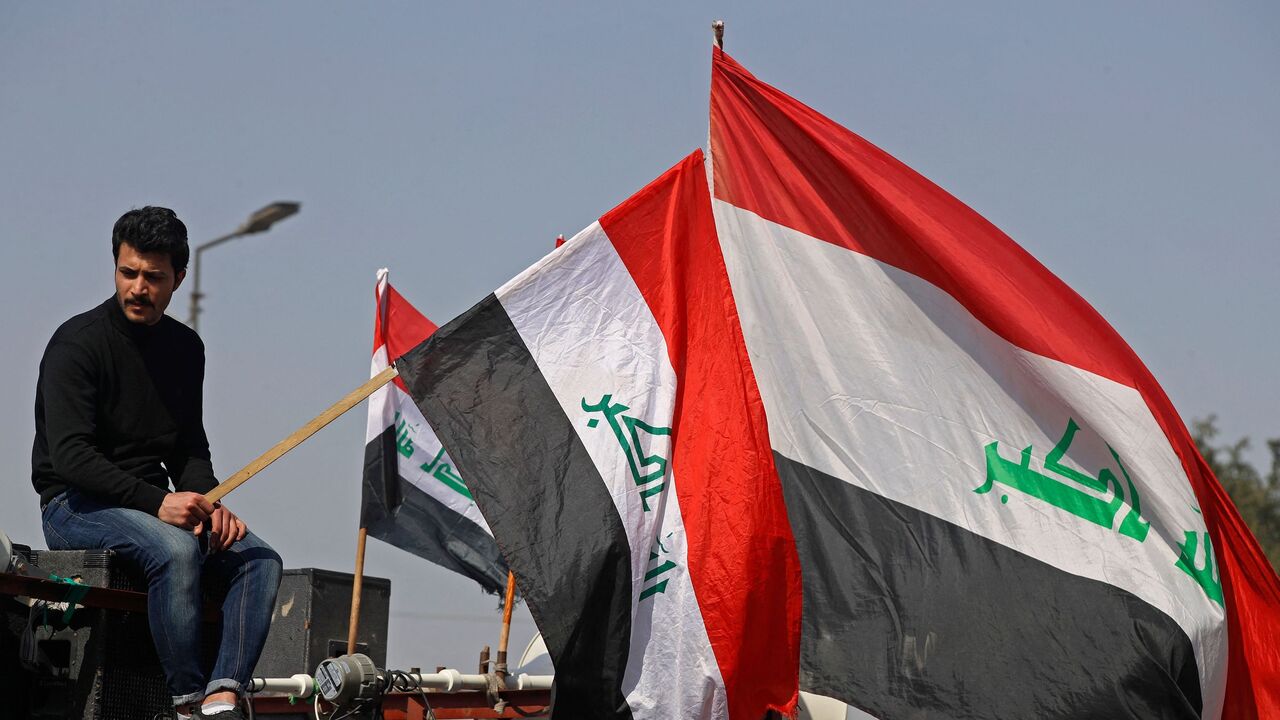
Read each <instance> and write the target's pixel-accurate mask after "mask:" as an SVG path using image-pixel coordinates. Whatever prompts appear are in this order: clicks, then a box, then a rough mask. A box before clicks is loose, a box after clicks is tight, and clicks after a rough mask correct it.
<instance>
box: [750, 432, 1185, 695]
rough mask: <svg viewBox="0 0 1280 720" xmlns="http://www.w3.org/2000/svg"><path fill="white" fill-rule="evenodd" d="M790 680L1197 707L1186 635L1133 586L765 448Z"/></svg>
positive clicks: (830, 691) (866, 690) (905, 691)
mask: <svg viewBox="0 0 1280 720" xmlns="http://www.w3.org/2000/svg"><path fill="white" fill-rule="evenodd" d="M774 458H775V462H776V463H777V468H778V474H779V476H781V478H782V487H783V494H784V496H785V497H786V502H787V513H788V515H789V517H790V520H791V527H792V528H793V529H794V531H795V537H796V545H797V549H798V551H799V554H800V566H801V576H802V578H803V593H804V616H803V621H802V629H801V640H800V667H801V670H800V687H801V689H802V690H806V691H809V692H813V693H817V694H820V695H826V696H829V697H834V698H837V699H840V700H843V701H844V702H847V703H849V704H851V705H855V706H858V707H862V708H863V709H865V710H867V711H868V712H870V713H872V714H873V715H875V716H876V717H879V718H1135V719H1137V718H1142V719H1144V720H1146V719H1148V718H1198V717H1200V710H1201V695H1200V680H1199V676H1198V674H1197V672H1196V660H1195V655H1194V654H1193V650H1192V646H1191V641H1190V640H1189V639H1188V638H1187V636H1186V633H1184V632H1183V631H1182V629H1181V628H1180V627H1179V626H1178V625H1177V624H1176V623H1175V622H1174V621H1173V620H1172V619H1171V618H1169V617H1168V616H1167V615H1165V614H1164V613H1163V612H1161V611H1159V610H1157V609H1156V608H1154V607H1152V606H1151V605H1149V604H1148V603H1146V602H1143V601H1142V600H1141V599H1139V598H1138V597H1136V596H1134V595H1132V594H1130V593H1128V592H1126V591H1124V590H1121V589H1120V588H1117V587H1115V586H1113V585H1108V584H1106V583H1103V582H1099V581H1096V580H1090V579H1087V578H1082V577H1079V576H1076V575H1072V574H1070V573H1066V572H1063V571H1062V570H1059V569H1057V568H1054V567H1053V566H1051V565H1048V564H1046V563H1043V562H1041V561H1039V560H1035V559H1033V558H1030V557H1028V556H1026V555H1023V554H1022V553H1019V552H1017V551H1015V550H1012V549H1010V548H1008V547H1005V546H1004V545H1001V544H999V543H996V542H992V541H991V540H988V539H986V538H983V537H981V536H979V535H977V534H975V533H972V532H970V531H968V530H965V529H964V528H961V527H959V526H957V525H954V524H952V523H949V522H946V521H943V520H941V519H939V518H936V517H934V516H932V515H928V514H926V513H923V512H920V511H918V510H915V509H912V508H910V507H908V506H906V505H903V504H901V503H898V502H894V501H892V500H889V499H887V498H885V497H882V496H880V495H877V494H875V493H872V492H869V491H867V490H863V489H862V488H859V487H855V486H853V485H850V484H849V483H846V482H842V481H840V480H838V479H836V478H834V477H832V476H830V475H827V474H824V473H822V472H820V471H818V470H815V469H813V468H810V467H808V466H806V465H803V464H801V463H798V462H795V461H793V460H790V459H788V458H786V457H783V456H782V455H779V454H778V453H776V452H775V453H774Z"/></svg>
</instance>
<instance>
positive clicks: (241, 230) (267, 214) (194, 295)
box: [187, 202, 302, 331]
mask: <svg viewBox="0 0 1280 720" xmlns="http://www.w3.org/2000/svg"><path fill="white" fill-rule="evenodd" d="M301 207H302V206H301V205H300V204H299V203H296V202H275V203H271V204H270V205H268V206H266V207H264V208H262V209H260V210H258V211H257V212H255V213H253V214H252V215H250V216H249V219H248V220H245V221H244V224H242V225H241V226H240V227H238V228H236V229H235V230H234V231H233V232H230V233H228V234H226V235H223V236H222V237H217V238H214V239H212V240H209V241H207V242H203V243H200V244H199V245H197V246H196V252H195V256H194V257H192V259H191V275H192V278H191V283H192V284H191V319H189V320H188V321H187V324H188V325H190V326H191V329H192V330H196V331H199V329H200V328H199V327H198V326H199V323H200V298H202V297H204V293H202V292H200V253H202V252H204V251H205V250H208V249H209V248H211V247H214V246H216V245H221V244H222V243H224V242H227V241H228V240H235V239H236V238H238V237H243V236H245V235H254V234H256V233H260V232H266V231H267V230H268V229H269V228H270V227H271V226H272V225H275V224H276V223H278V222H280V221H281V220H283V219H285V218H287V217H289V216H290V215H294V214H296V213H297V212H298V209H299V208H301Z"/></svg>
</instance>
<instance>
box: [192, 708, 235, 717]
mask: <svg viewBox="0 0 1280 720" xmlns="http://www.w3.org/2000/svg"><path fill="white" fill-rule="evenodd" d="M203 710H204V709H203V708H197V709H196V711H195V714H193V715H192V716H191V720H245V716H244V711H243V710H241V709H240V707H239V706H236V707H233V708H231V709H230V710H223V711H222V712H220V713H214V714H212V715H205V714H204V712H203Z"/></svg>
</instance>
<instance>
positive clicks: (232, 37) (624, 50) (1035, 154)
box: [0, 0, 1280, 668]
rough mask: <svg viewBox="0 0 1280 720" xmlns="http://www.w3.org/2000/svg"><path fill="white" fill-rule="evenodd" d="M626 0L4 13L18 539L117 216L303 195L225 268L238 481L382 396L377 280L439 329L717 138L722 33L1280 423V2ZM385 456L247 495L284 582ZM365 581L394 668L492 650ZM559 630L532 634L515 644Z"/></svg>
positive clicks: (225, 378)
mask: <svg viewBox="0 0 1280 720" xmlns="http://www.w3.org/2000/svg"><path fill="white" fill-rule="evenodd" d="M632 6H633V8H634V9H631V10H628V11H625V12H624V11H621V10H616V9H615V8H616V7H618V6H617V5H616V4H612V3H580V4H569V3H536V4H528V3H510V4H483V5H482V4H479V3H457V4H451V5H448V6H445V5H444V4H440V3H431V4H427V3H406V2H395V3H390V2H388V3H359V4H353V3H336V2H311V1H308V2H275V3H253V4H250V3H160V2H147V3H143V2H121V3H96V2H68V3H55V4H49V3H22V4H19V3H6V4H4V5H3V6H0V242H3V247H4V251H3V252H4V260H5V261H4V262H3V263H0V292H2V293H3V295H2V296H0V301H2V305H0V307H3V317H4V321H3V328H4V335H5V341H4V343H3V344H2V346H0V377H3V378H4V380H3V382H0V470H2V471H3V472H2V473H0V476H2V477H3V478H4V479H3V480H0V483H3V485H0V487H2V488H3V489H2V490H0V493H2V494H0V528H2V529H3V530H4V531H5V532H7V533H8V534H9V535H10V536H12V537H13V538H14V539H15V540H16V541H18V542H28V543H34V544H43V538H42V536H41V533H40V528H39V522H38V516H37V507H36V496H35V494H34V492H33V491H32V490H31V486H30V482H29V473H30V464H29V458H30V447H31V437H32V432H33V431H32V411H31V408H32V401H33V397H34V394H33V393H34V384H35V379H36V371H37V364H38V362H39V358H40V354H41V352H42V350H43V348H44V344H45V342H46V341H47V339H48V337H49V335H50V333H52V331H53V329H54V328H55V327H56V326H57V325H58V324H59V323H61V322H62V321H63V320H65V319H66V318H67V317H69V316H71V315H73V314H75V313H77V312H80V311H82V310H85V309H87V308H88V307H90V306H92V305H94V304H96V303H98V302H101V301H102V300H103V299H105V298H106V297H108V296H109V295H110V293H111V289H112V284H111V268H112V266H111V259H110V229H111V225H112V223H113V222H114V221H115V219H116V218H117V217H118V216H119V215H120V214H121V213H122V212H124V211H125V210H127V209H129V208H131V207H135V206H141V205H146V204H159V205H165V206H168V207H172V208H174V209H175V210H176V211H177V212H178V214H179V215H180V216H181V217H182V218H183V219H184V220H185V221H186V223H187V225H188V227H189V228H190V230H191V236H192V240H193V242H198V241H199V240H201V239H207V238H211V237H214V236H217V235H220V234H222V233H225V232H227V231H229V230H231V229H232V228H234V227H235V226H236V225H237V224H239V223H240V222H241V221H242V220H243V219H244V217H245V216H246V215H247V214H248V213H249V212H251V211H252V210H254V209H256V208H258V207H260V206H262V205H264V204H266V203H268V202H271V201H274V200H297V201H300V202H302V204H303V208H302V212H301V214H300V215H298V216H297V217H295V218H291V219H289V220H287V221H285V222H284V223H282V224H281V225H279V226H278V227H277V228H276V229H274V230H272V231H271V232H270V233H269V234H267V235H263V236H255V237H250V238H247V239H243V240H238V241H236V242H235V243H232V244H228V245H224V246H221V247H219V248H218V249H217V250H215V251H213V252H211V253H210V254H208V255H207V256H206V257H205V261H204V263H203V264H204V267H203V271H202V272H203V275H204V278H203V283H204V285H205V291H206V292H207V298H206V300H205V305H204V306H205V310H206V312H205V314H204V315H203V316H202V318H201V334H202V335H203V337H204V339H205V342H206V344H207V346H208V367H209V371H208V378H207V381H206V393H207V397H208V404H207V407H206V411H205V418H206V425H207V428H208V430H209V435H210V437H211V439H212V443H213V451H214V464H215V468H217V470H218V472H219V475H220V476H222V477H225V476H226V475H229V474H230V473H231V472H233V471H234V470H236V469H238V468H239V467H240V466H242V465H243V464H245V463H246V462H248V461H249V460H251V459H252V458H253V457H255V456H256V455H257V454H259V453H260V452H261V451H263V450H265V449H266V448H267V447H269V446H270V445H272V444H274V443H275V442H276V441H277V440H279V439H280V438H281V437H283V436H284V435H286V434H287V433H289V432H290V431H292V430H293V429H294V428H295V427H297V426H298V425H300V424H302V423H303V422H304V421H306V420H307V419H309V418H310V417H311V416H312V415H314V414H315V413H317V412H319V411H320V410H321V409H323V408H324V407H325V406H327V405H328V404H329V403H330V402H332V401H333V400H335V399H336V398H337V397H339V396H340V395H342V394H343V393H345V392H346V391H347V390H349V389H350V388H352V387H354V386H355V385H356V384H358V383H359V382H360V381H361V380H362V378H363V377H365V376H366V375H367V372H368V365H369V351H370V344H371V334H372V316H373V304H372V289H373V280H374V271H375V270H376V269H377V268H379V267H382V266H388V267H390V268H391V271H392V281H393V282H394V283H395V284H396V285H397V286H398V287H399V289H400V290H401V291H402V292H403V293H404V295H405V296H406V297H408V298H409V299H410V300H411V301H412V302H414V303H415V304H416V305H417V306H418V307H419V308H420V309H421V310H422V311H423V312H425V313H426V314H428V315H429V316H431V317H432V318H433V319H435V320H436V321H437V322H439V323H443V322H444V321H446V320H448V319H449V318H451V317H453V316H454V315H456V314H458V313H459V312H461V311H463V310H465V309H466V308H467V307H469V306H470V305H471V304H473V303H474V302H476V301H478V300H479V299H480V298H482V297H483V296H484V295H485V294H486V293H488V292H489V291H491V290H492V289H494V288H495V287H497V286H498V285H500V284H501V283H502V282H503V281H505V280H506V279H508V278H510V277H511V276H512V275H514V274H515V273H517V272H518V271H519V270H521V269H523V268H524V267H525V266H527V265H528V264H530V263H531V262H533V261H534V260H535V259H537V258H538V257H539V256H541V255H542V254H544V253H545V252H547V251H548V250H549V249H550V248H551V246H552V242H553V240H554V238H555V236H556V235H557V234H558V233H562V232H563V233H565V234H566V235H568V234H571V233H573V232H576V231H577V230H578V229H580V228H581V227H583V226H585V225H586V224H588V223H590V222H591V221H592V220H594V219H595V218H596V217H597V216H599V215H600V214H601V213H602V212H604V211H606V210H608V209H609V208H610V207H612V206H613V205H615V204H616V203H618V202H620V201H621V200H623V199H624V198H626V197H627V196H628V195H629V194H630V193H632V192H633V191H635V190H637V189H639V188H640V187H641V186H642V185H644V184H645V183H646V182H647V181H649V180H650V179H652V178H653V177H655V176H656V175H657V174H658V173H660V172H661V171H662V170H664V169H666V168H667V167H669V166H670V165H672V164H673V163H675V162H676V161H677V160H678V159H680V158H681V157H683V156H684V155H686V154H687V153H689V152H690V151H692V150H693V149H694V148H695V147H697V146H699V145H702V144H703V143H704V142H705V137H706V126H707V87H708V82H709V55H710V53H709V47H710V40H711V38H710V32H709V29H708V26H709V23H710V22H711V20H713V19H715V18H718V17H723V18H725V19H726V21H727V22H728V34H727V42H726V48H727V49H728V50H729V52H730V53H731V54H733V55H734V56H735V57H736V58H737V59H738V60H739V61H741V62H742V63H743V64H745V65H746V66H747V67H748V68H750V69H751V70H752V71H753V72H754V73H755V74H756V75H757V76H759V77H761V78H762V79H764V80H766V81H768V82H770V83H773V84H775V85H777V86H779V87H780V88H782V89H783V90H785V91H786V92H789V93H790V94H792V95H793V96H795V97H797V98H799V99H801V100H803V101H805V102H807V103H809V104H810V105H812V106H814V107H816V108H817V109H819V110H820V111H822V112H824V113H826V114H827V115H829V116H831V117H833V118H834V119H836V120H837V121H839V122H841V123H842V124H844V125H846V126H848V127H849V128H851V129H853V130H854V131H856V132H858V133H860V134H862V135H863V136H864V137H866V138H868V139H869V140H871V141H872V142H875V143H876V144H878V145H880V146H881V147H883V148H885V149H886V150H888V151H889V152H891V153H893V154H895V155H896V156H898V157H899V158H900V159H902V160H904V161H905V162H907V163H908V164H909V165H911V166H913V167H914V168H916V169H917V170H919V171H920V172H922V173H924V174H925V175H926V176H928V177H930V178H931V179H933V180H934V181H935V182H937V183H939V184H940V185H942V186H943V187H944V188H946V189H947V190H949V191H950V192H952V193H953V194H955V195H956V196H958V197H959V198H960V199H962V200H964V201H965V202H967V203H968V204H970V205H971V206H973V207H974V208H975V209H977V210H978V212H980V213H982V214H983V215H985V216H986V217H987V218H988V219H990V220H992V221H993V222H995V223H996V224H997V225H998V226H1000V227H1001V228H1002V229H1004V230H1005V231H1006V232H1007V233H1009V234H1010V235H1011V236H1013V237H1014V238H1015V239H1016V240H1018V241H1019V242H1020V243H1022V244H1023V245H1024V246H1025V247H1026V248H1028V249H1029V250H1030V251H1031V252H1032V253H1033V254H1035V255H1036V256H1037V257H1038V258H1040V259H1041V260H1042V261H1043V262H1044V263H1045V264H1046V265H1048V266H1049V268H1051V269H1052V270H1054V271H1055V272H1056V273H1058V274H1059V275H1060V276H1061V277H1063V278H1064V279H1065V280H1066V281H1067V282H1068V283H1069V284H1071V285H1072V286H1073V287H1075V288H1076V289H1077V290H1078V291H1079V292H1081V293H1082V294H1083V295H1084V296H1085V297H1086V298H1087V299H1088V300H1089V301H1090V302H1092V303H1093V304H1094V305H1095V307H1097V308H1098V309H1099V310H1100V311H1101V312H1102V314H1103V315H1104V316H1106V317H1107V318H1108V319H1109V320H1110V321H1111V322H1112V324H1114V325H1115V326H1116V327H1117V328H1118V329H1119V330H1120V332H1121V334H1123V335H1124V336H1125V337H1126V338H1127V339H1128V340H1129V342H1130V343H1131V344H1132V345H1133V346H1134V348H1135V349H1136V350H1137V351H1138V353H1139V355H1141V356H1142V357H1143V358H1144V359H1145V360H1146V362H1147V363H1148V365H1149V366H1150V367H1151V368H1152V370H1153V371H1154V372H1155V374H1156V377H1157V378H1159V379H1160V380H1161V382H1162V383H1163V384H1164V387H1165V389H1166V390H1167V391H1168V392H1169V394H1170V395H1171V396H1172V398H1173V400H1174V403H1175V404H1176V405H1177V407H1178V409H1179V410H1180V411H1181V413H1182V414H1183V417H1184V418H1186V419H1188V420H1189V419H1191V418H1194V417H1202V416H1205V415H1207V414H1209V413H1218V414H1219V416H1220V418H1221V426H1222V428H1223V429H1224V431H1225V433H1226V434H1227V435H1228V436H1230V437H1235V436H1239V435H1246V434H1247V435H1252V436H1254V438H1255V440H1260V439H1261V438H1263V437H1272V436H1280V417H1278V416H1277V413H1276V409H1277V408H1280V380H1277V378H1276V373H1277V368H1280V335H1278V334H1277V332H1276V330H1275V327H1276V323H1277V318H1278V316H1280V290H1278V289H1277V275H1278V274H1280V181H1278V178H1277V174H1278V173H1280V142H1277V140H1276V129H1277V128H1280V81H1278V80H1277V76H1278V75H1280V43H1277V42H1276V38H1277V37H1280V8H1278V7H1277V6H1276V5H1275V3H1272V2H1265V1H1263V0H1258V1H1255V2H1223V3H1199V2H1160V3H1156V2H1145V3H1108V2H1088V3H1068V4H1056V5H1045V4H1040V3H1035V4H1027V3H1015V2H1004V3H991V2H971V3H919V2H905V3H878V4H870V3H868V4H859V5H857V6H854V5H853V4H850V3H832V4H831V6H827V7H823V6H818V5H814V4H798V3H778V2H767V3H743V4H735V5H733V6H729V4H727V3H716V4H705V5H702V6H697V7H695V6H694V4H693V3H648V4H645V5H644V6H642V5H641V4H638V3H634V4H632ZM186 289H187V288H184V289H183V290H180V291H179V294H178V296H176V298H175V302H174V305H173V306H171V308H170V313H171V314H173V315H175V316H176V317H179V318H185V317H186V314H187V308H188V297H187V295H186ZM1061 341H1062V342H1064V343H1069V342H1072V339H1071V338H1069V337H1064V338H1062V339H1061ZM363 436H364V413H363V409H361V410H358V411H353V412H352V413H350V414H349V415H348V416H346V417H344V418H342V419H341V420H339V421H338V422H336V423H334V424H333V425H332V426H330V427H329V428H328V429H326V430H324V431H323V432H322V433H321V434H320V435H318V436H317V437H316V438H314V439H313V440H312V441H310V442H309V443H307V444H306V445H304V446H303V447H301V448H299V449H298V450H297V451H295V452H294V453H293V454H291V455H290V456H288V457H286V458H285V459H283V460H281V461H280V462H279V463H277V464H276V465H275V466H273V467H272V468H270V469H269V470H267V471H266V472H265V473H263V474H262V475H261V476H259V477H258V478H256V479H255V480H253V481H251V482H250V483H249V484H248V485H246V486H245V487H244V488H242V489H241V490H238V491H236V493H235V494H234V495H232V496H231V497H230V499H229V504H230V505H231V506H232V507H233V508H234V509H236V510H237V512H239V513H240V514H241V515H242V516H243V517H245V518H246V520H247V521H248V522H249V524H250V525H251V526H252V527H253V528H254V529H255V530H256V531H258V532H259V533H260V534H261V535H263V536H264V537H266V538H267V539H269V540H270V541H271V542H272V543H273V544H275V545H276V547H277V548H279V549H280V550H281V552H282V554H283V555H284V557H285V559H286V563H287V564H288V565H290V566H293V567H302V566H319V567H327V568H332V569H338V570H350V569H351V566H352V560H353V558H352V555H353V544H354V537H355V531H356V522H357V514H358V508H359V477H360V469H361V460H362V452H363V439H364V437H363ZM1252 457H1253V458H1254V459H1255V460H1258V461H1260V460H1262V455H1261V454H1260V453H1255V454H1254V455H1253V456H1252ZM369 572H370V573H372V574H376V575H381V576H384V577H390V578H392V580H393V582H394V587H395V592H394V600H393V617H392V621H391V622H392V633H393V639H392V648H391V658H390V659H391V662H392V663H393V664H399V665H404V666H407V665H420V666H424V667H430V666H434V665H436V664H447V665H454V666H461V667H464V668H466V667H471V666H472V665H473V664H474V662H475V657H476V653H477V652H478V650H479V646H480V645H482V644H485V643H489V644H494V645H496V642H497V635H498V614H497V613H496V612H492V611H491V608H493V607H494V606H495V605H496V603H495V602H493V601H491V600H490V599H489V598H487V597H485V596H482V595H481V594H480V593H479V591H478V590H475V589H473V587H472V586H470V585H469V584H468V583H467V582H465V581H462V580H461V579H457V578H455V577H454V576H452V575H451V574H449V573H447V572H445V571H442V570H439V569H437V568H436V567H434V566H431V565H428V564H426V563H423V562H421V561H418V560H416V559H413V558H412V557H410V556H408V555H406V554H404V553H402V552H400V551H398V550H395V549H393V548H390V547H388V546H385V545H382V544H380V543H372V544H371V546H370V551H369ZM532 632H533V630H532V624H531V622H530V621H529V620H528V616H527V615H525V614H522V615H520V616H519V619H518V623H517V626H516V629H515V631H514V633H513V653H514V654H516V655H518V654H519V651H520V650H521V649H522V648H523V644H524V643H525V642H526V641H527V640H528V638H529V637H530V635H531V634H532Z"/></svg>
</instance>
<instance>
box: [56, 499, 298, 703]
mask: <svg viewBox="0 0 1280 720" xmlns="http://www.w3.org/2000/svg"><path fill="white" fill-rule="evenodd" d="M43 520H44V537H45V540H46V541H48V543H49V548H50V549H51V550H95V549H104V550H112V551H114V552H116V553H117V554H119V555H121V556H123V557H124V558H125V560H126V561H127V562H129V563H131V564H133V565H134V566H136V567H138V568H140V569H141V570H142V571H143V572H144V573H145V574H146V578H147V618H148V620H149V621H150V625H151V636H152V638H153V639H154V640H155V644H156V653H157V654H158V655H159V657H160V665H161V666H162V667H163V668H164V672H165V677H166V678H167V679H168V681H169V689H170V691H171V692H172V693H173V696H174V697H173V704H174V705H183V704H186V703H193V702H199V701H200V700H202V699H203V698H204V697H205V696H206V695H211V694H213V693H215V692H222V691H232V692H235V693H237V694H239V693H242V692H243V691H244V690H245V688H247V687H248V685H249V680H250V679H251V677H252V673H253V668H254V666H255V665H257V663H258V656H259V655H260V654H262V646H263V644H264V643H266V641H267V632H268V631H269V630H270V629H271V611H272V609H273V607H274V605H275V601H276V590H277V589H278V588H279V587H280V575H281V571H282V565H281V562H280V556H279V555H278V554H276V551H275V550H272V549H271V547H270V546H268V545H267V544H266V543H264V542H262V541H261V540H259V539H258V537H257V536H256V535H254V534H253V533H248V534H247V535H245V537H244V539H243V540H240V541H239V542H236V543H235V544H234V545H232V546H231V547H230V548H229V549H227V550H222V551H220V552H216V553H213V554H211V555H207V556H206V555H205V554H204V553H203V552H202V549H201V544H200V541H199V540H198V539H197V538H196V536H195V535H193V534H192V533H191V532H190V531H187V530H183V529H181V528H177V527H174V526H172V525H169V524H167V523H165V522H162V521H161V520H160V519H159V518H157V517H155V516H153V515H148V514H146V513H144V512H141V511H138V510H133V509H130V508H122V507H112V506H109V505H103V504H102V503H100V502H98V501H96V500H94V499H92V498H90V497H89V496H87V495H83V494H81V493H78V492H76V491H75V490H69V491H67V492H65V493H63V494H61V495H59V496H57V497H56V498H54V499H53V500H52V501H51V502H50V503H49V504H48V505H47V506H46V507H45V508H44V512H43ZM206 573H212V574H213V575H214V576H216V577H217V578H218V579H219V580H220V581H221V583H220V584H223V585H225V586H226V587H228V588H229V589H228V591H227V596H226V600H224V601H223V603H222V644H221V646H220V647H219V649H218V660H217V662H216V663H215V664H214V667H213V674H212V676H211V678H206V677H205V676H204V672H203V671H202V670H201V668H200V657H201V654H200V633H201V628H200V615H201V612H200V611H201V580H202V578H203V576H204V575H205V574H206Z"/></svg>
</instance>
